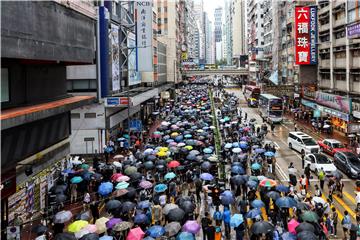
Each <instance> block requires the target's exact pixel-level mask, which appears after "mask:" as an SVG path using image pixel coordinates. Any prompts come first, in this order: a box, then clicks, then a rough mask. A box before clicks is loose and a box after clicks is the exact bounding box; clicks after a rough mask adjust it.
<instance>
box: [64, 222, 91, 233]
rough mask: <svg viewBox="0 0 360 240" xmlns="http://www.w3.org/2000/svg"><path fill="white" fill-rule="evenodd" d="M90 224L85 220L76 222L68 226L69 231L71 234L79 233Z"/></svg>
mask: <svg viewBox="0 0 360 240" xmlns="http://www.w3.org/2000/svg"><path fill="white" fill-rule="evenodd" d="M88 224H89V222H88V221H84V220H77V221H75V222H72V223H71V224H70V225H69V226H68V231H69V232H73V233H75V232H78V231H80V230H81V229H82V228H84V227H85V226H86V225H88Z"/></svg>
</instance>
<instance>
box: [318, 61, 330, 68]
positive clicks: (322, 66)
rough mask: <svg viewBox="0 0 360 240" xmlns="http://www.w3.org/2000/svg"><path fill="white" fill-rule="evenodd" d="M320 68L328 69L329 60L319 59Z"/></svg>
mask: <svg viewBox="0 0 360 240" xmlns="http://www.w3.org/2000/svg"><path fill="white" fill-rule="evenodd" d="M319 66H320V68H330V59H319Z"/></svg>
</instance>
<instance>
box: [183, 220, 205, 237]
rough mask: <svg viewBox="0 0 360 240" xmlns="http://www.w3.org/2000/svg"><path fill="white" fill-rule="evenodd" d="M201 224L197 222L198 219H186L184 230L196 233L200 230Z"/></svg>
mask: <svg viewBox="0 0 360 240" xmlns="http://www.w3.org/2000/svg"><path fill="white" fill-rule="evenodd" d="M200 228H201V227H200V225H199V224H198V223H197V221H186V223H185V224H184V226H183V227H182V230H183V231H184V232H189V233H193V234H196V233H198V232H199V231H200Z"/></svg>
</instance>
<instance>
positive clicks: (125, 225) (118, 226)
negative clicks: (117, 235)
mask: <svg viewBox="0 0 360 240" xmlns="http://www.w3.org/2000/svg"><path fill="white" fill-rule="evenodd" d="M131 227H132V223H130V222H121V223H118V224H116V225H115V226H114V227H113V228H112V230H114V231H116V232H121V231H125V230H127V229H129V228H131Z"/></svg>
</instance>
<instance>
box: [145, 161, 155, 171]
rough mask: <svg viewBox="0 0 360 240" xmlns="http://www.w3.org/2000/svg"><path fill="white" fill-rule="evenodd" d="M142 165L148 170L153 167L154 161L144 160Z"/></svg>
mask: <svg viewBox="0 0 360 240" xmlns="http://www.w3.org/2000/svg"><path fill="white" fill-rule="evenodd" d="M144 167H145V168H146V169H148V170H150V169H153V168H154V163H153V162H152V161H146V162H145V163H144Z"/></svg>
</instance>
